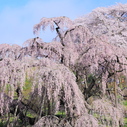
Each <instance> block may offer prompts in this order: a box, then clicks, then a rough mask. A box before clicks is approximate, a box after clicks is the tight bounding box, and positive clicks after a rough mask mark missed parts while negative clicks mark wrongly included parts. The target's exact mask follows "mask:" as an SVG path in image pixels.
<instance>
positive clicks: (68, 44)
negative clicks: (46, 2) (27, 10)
mask: <svg viewBox="0 0 127 127" xmlns="http://www.w3.org/2000/svg"><path fill="white" fill-rule="evenodd" d="M125 6H126V5H117V6H113V7H110V8H105V9H103V8H102V9H96V10H94V11H93V12H92V13H91V14H90V15H89V18H88V17H87V16H86V17H82V18H79V19H76V20H74V21H71V20H70V19H69V18H67V17H55V18H42V20H41V22H40V23H39V24H37V25H35V26H34V33H35V34H37V33H38V32H39V31H40V29H41V28H42V30H45V28H46V27H47V26H50V28H51V30H55V31H56V33H57V36H58V38H59V39H58V40H55V41H53V42H50V43H45V42H43V41H42V39H41V38H39V37H36V38H32V39H29V40H27V41H26V42H25V43H24V45H23V47H20V46H17V45H12V46H10V45H7V44H1V45H0V73H1V75H0V86H1V87H0V104H1V107H0V119H1V121H3V124H4V125H3V126H10V127H13V126H18V125H21V126H24V125H25V126H27V125H33V126H34V127H41V126H45V127H47V126H54V127H61V126H65V127H81V126H83V127H87V126H88V127H99V126H103V125H105V126H113V127H118V126H122V125H123V117H124V113H123V108H122V106H121V103H120V102H121V99H122V97H123V91H122V88H121V87H120V86H119V84H120V83H119V82H118V80H119V79H120V77H121V76H123V75H126V65H127V59H126V51H125V49H124V48H125V47H123V46H120V47H119V46H118V45H117V41H116V44H113V43H112V39H113V37H114V36H116V35H117V33H118V32H116V31H120V30H122V31H123V29H124V25H125V24H126V16H125V14H126V9H123V7H125ZM120 7H121V8H120ZM117 13H118V14H117ZM120 16H121V17H120ZM111 21H112V22H111ZM115 21H117V22H115ZM112 23H114V26H115V29H116V31H114V32H115V33H114V32H113V29H114V28H113V26H112ZM118 24H120V27H119V26H118ZM121 24H123V26H122V25H121ZM95 29H96V30H97V31H98V32H96V33H95ZM108 29H109V31H108ZM124 30H125V29H124ZM104 31H105V32H104ZM112 34H114V35H112ZM118 35H119V36H120V37H121V38H123V35H120V34H118ZM124 39H125V37H124ZM116 40H117V39H116ZM122 42H123V41H122ZM124 42H126V41H125V40H124ZM112 89H113V90H112ZM118 95H119V96H120V97H121V99H118ZM5 105H6V108H5ZM5 116H7V117H5ZM5 119H6V122H5ZM19 120H20V121H21V123H20V122H19Z"/></svg>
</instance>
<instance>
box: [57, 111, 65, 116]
mask: <svg viewBox="0 0 127 127" xmlns="http://www.w3.org/2000/svg"><path fill="white" fill-rule="evenodd" d="M55 115H56V116H58V117H65V116H66V113H65V112H62V111H58V112H57V113H56V114H55Z"/></svg>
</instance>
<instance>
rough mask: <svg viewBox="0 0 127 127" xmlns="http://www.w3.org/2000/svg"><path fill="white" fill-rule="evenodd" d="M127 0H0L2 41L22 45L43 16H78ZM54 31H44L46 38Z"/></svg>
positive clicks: (43, 35)
mask: <svg viewBox="0 0 127 127" xmlns="http://www.w3.org/2000/svg"><path fill="white" fill-rule="evenodd" d="M116 3H127V1H126V0H0V35H1V36H0V44H1V43H8V44H19V45H22V43H23V42H25V41H26V40H27V39H30V38H33V37H35V35H33V26H34V25H35V24H36V23H39V21H40V19H41V18H42V17H48V18H50V17H57V16H67V17H70V18H71V19H75V18H78V17H80V16H82V15H85V14H87V13H89V12H91V11H92V10H93V9H95V8H97V7H108V6H111V5H115V4H116ZM54 36H55V35H54V34H53V33H51V32H49V30H47V31H45V32H42V33H41V36H40V37H41V38H42V39H43V40H44V41H47V42H49V41H51V39H52V38H53V37H54Z"/></svg>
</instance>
